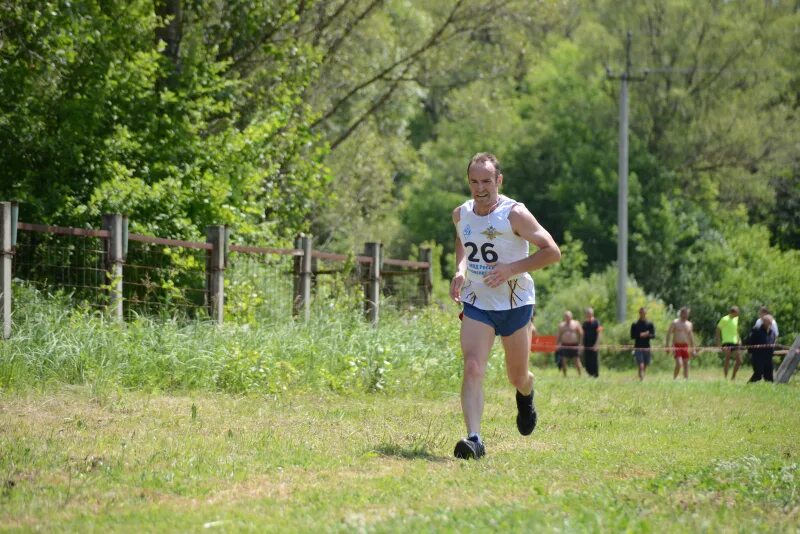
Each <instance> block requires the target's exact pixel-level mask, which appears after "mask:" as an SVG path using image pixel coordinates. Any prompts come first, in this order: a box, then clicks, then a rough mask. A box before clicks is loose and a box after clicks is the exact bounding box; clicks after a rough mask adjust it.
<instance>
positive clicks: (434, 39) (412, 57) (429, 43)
mask: <svg viewBox="0 0 800 534" xmlns="http://www.w3.org/2000/svg"><path fill="white" fill-rule="evenodd" d="M463 3H464V0H458V1H457V2H456V3H455V5H454V6H453V9H451V10H450V14H449V15H448V16H447V18H446V19H445V20H444V22H442V24H441V25H440V26H439V27H438V28H437V29H436V30H435V31H434V32H433V34H431V36H430V37H429V38H428V39H427V40H426V41H425V43H423V45H422V46H420V47H419V48H417V49H416V50H414V51H413V52H411V53H410V54H408V55H407V56H405V57H403V58H401V59H399V60H397V61H395V62H394V63H392V64H391V65H389V66H388V67H385V68H384V69H382V70H381V71H380V72H378V73H377V74H375V75H374V76H372V77H370V78H368V79H366V80H364V81H363V82H361V83H359V84H358V85H356V86H355V87H353V88H352V89H350V90H349V91H348V92H347V94H345V95H344V96H343V97H342V98H340V99H339V100H337V101H336V102H335V103H334V104H333V105H332V106H331V107H330V108H329V109H328V111H326V112H325V113H323V114H322V115H321V116H320V117H319V118H318V119H317V120H316V121H314V123H313V124H312V125H311V128H316V127H318V126H319V125H320V124H321V123H323V122H324V121H326V120H328V119H329V118H331V117H332V116H333V115H334V114H335V113H336V112H337V111H338V110H339V109H340V108H341V107H342V106H343V105H344V104H345V103H346V102H348V101H349V100H350V99H351V98H353V96H355V95H356V94H357V93H358V92H359V91H361V90H362V89H364V88H366V87H368V86H370V85H372V84H373V83H375V82H377V81H378V80H381V79H384V77H385V76H386V75H387V74H389V73H390V72H392V71H393V70H394V69H396V68H397V67H398V66H400V65H403V64H411V63H413V62H414V61H416V60H417V59H418V58H419V57H420V56H421V55H422V54H424V53H425V52H426V51H428V50H429V49H431V48H433V47H434V46H436V45H437V44H438V42H439V40H440V39H441V37H442V35H443V34H444V32H445V31H446V30H447V28H448V27H449V26H450V25H451V24H452V23H453V21H454V20H455V16H456V13H457V12H458V10H459V9H460V8H461V5H462V4H463ZM398 83H399V82H398ZM391 91H392V92H393V91H394V88H392V89H391ZM384 101H385V100H384Z"/></svg>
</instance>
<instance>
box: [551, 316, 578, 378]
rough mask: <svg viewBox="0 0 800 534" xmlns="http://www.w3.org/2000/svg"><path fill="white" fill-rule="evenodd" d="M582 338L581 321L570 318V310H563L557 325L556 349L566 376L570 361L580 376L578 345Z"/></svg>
mask: <svg viewBox="0 0 800 534" xmlns="http://www.w3.org/2000/svg"><path fill="white" fill-rule="evenodd" d="M582 338H583V329H582V328H581V323H579V322H578V321H576V320H575V319H573V318H572V312H571V311H569V310H567V311H565V312H564V320H563V321H562V322H561V323H559V325H558V340H557V343H558V349H557V350H559V351H560V354H561V370H562V371H563V372H564V376H567V367H569V364H570V363H572V364H574V365H575V369H577V370H578V376H581V358H580V354H579V351H580V346H581V339H582Z"/></svg>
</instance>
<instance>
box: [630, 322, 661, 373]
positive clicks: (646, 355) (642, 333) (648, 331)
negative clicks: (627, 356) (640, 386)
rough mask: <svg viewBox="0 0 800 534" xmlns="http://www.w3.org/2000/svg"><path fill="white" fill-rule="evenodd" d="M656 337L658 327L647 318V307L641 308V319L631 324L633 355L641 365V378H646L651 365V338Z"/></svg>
mask: <svg viewBox="0 0 800 534" xmlns="http://www.w3.org/2000/svg"><path fill="white" fill-rule="evenodd" d="M654 337H656V327H655V326H654V325H653V323H651V322H650V321H648V320H647V309H646V308H645V307H641V308H639V320H638V321H636V322H635V323H633V324H631V339H632V340H633V355H634V357H635V358H636V363H637V364H638V366H639V380H644V375H645V374H646V373H647V366H648V365H650V340H651V339H653V338H654Z"/></svg>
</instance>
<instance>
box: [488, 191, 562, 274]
mask: <svg viewBox="0 0 800 534" xmlns="http://www.w3.org/2000/svg"><path fill="white" fill-rule="evenodd" d="M508 220H509V222H510V223H511V229H512V230H514V233H515V234H517V235H518V236H520V237H521V238H522V239H524V240H526V241H528V242H529V243H531V244H533V245H535V246H536V247H537V248H538V250H537V251H536V252H534V253H533V254H531V255H530V256H528V257H527V258H523V259H521V260H519V261H515V262H512V263H497V264H495V266H494V269H493V270H492V271H490V272H489V273H488V274H487V275H486V276H485V277H484V282H485V283H486V285H488V286H489V287H498V286H499V285H500V284H503V283H505V281H506V280H509V279H510V278H513V277H515V276H517V275H520V274H522V273H527V272H531V271H536V270H538V269H541V268H543V267H546V266H548V265H551V264H553V263H556V262H558V261H560V260H561V250H560V249H559V248H558V245H556V242H555V241H554V240H553V236H551V235H550V233H549V232H548V231H547V230H545V229H544V227H542V225H540V224H539V222H538V221H537V220H536V218H535V217H534V216H533V215H532V214H531V212H530V211H528V209H527V208H526V207H525V206H523V205H521V204H518V205H516V206H514V208H512V210H511V213H510V214H509V216H508Z"/></svg>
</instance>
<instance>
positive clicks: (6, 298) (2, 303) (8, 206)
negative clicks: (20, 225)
mask: <svg viewBox="0 0 800 534" xmlns="http://www.w3.org/2000/svg"><path fill="white" fill-rule="evenodd" d="M15 211H16V209H14V207H13V206H12V203H11V202H0V313H2V316H3V337H2V338H3V339H8V338H10V337H11V298H12V290H11V269H12V267H13V266H12V260H13V257H14V243H13V237H14V236H13V234H14V231H13V230H14V229H15V227H16V221H15V220H14V218H15V217H14V215H16V213H14V214H12V212H15Z"/></svg>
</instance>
